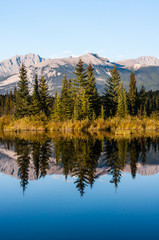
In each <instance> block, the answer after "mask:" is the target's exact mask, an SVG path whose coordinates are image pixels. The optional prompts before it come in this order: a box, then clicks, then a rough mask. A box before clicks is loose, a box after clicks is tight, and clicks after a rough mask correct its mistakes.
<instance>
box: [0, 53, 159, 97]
mask: <svg viewBox="0 0 159 240" xmlns="http://www.w3.org/2000/svg"><path fill="white" fill-rule="evenodd" d="M79 59H82V61H83V62H84V64H85V67H87V66H88V64H89V63H91V64H92V65H93V67H94V70H95V77H96V83H97V88H98V90H99V92H100V93H102V92H103V90H104V86H105V81H106V79H107V78H108V77H109V76H110V72H109V70H110V69H112V68H113V67H114V65H116V66H117V69H118V70H119V72H120V75H121V79H122V81H123V82H124V84H125V86H126V87H127V86H128V82H129V78H130V72H131V69H132V68H134V69H135V74H136V78H137V84H138V86H139V87H141V85H143V84H144V85H145V87H146V88H147V90H148V89H153V90H155V89H159V59H157V58H155V57H139V58H137V59H129V60H122V61H119V62H115V63H114V62H110V61H109V60H108V59H107V58H103V57H100V56H99V55H97V54H93V53H88V54H85V55H81V56H79V57H68V58H59V59H44V58H41V57H40V56H39V55H36V54H32V53H31V54H27V55H24V56H15V57H12V58H10V59H7V60H4V61H1V62H0V94H4V93H6V92H7V91H8V92H9V91H11V90H13V89H14V87H15V86H16V85H17V82H18V80H19V68H20V66H21V64H22V63H24V65H25V66H26V68H27V73H28V80H29V87H30V89H31V88H32V85H33V81H34V76H35V73H36V74H38V76H39V77H40V76H41V75H44V77H45V78H46V80H47V83H48V86H49V91H50V93H51V94H54V93H55V91H56V89H57V90H58V91H60V90H61V86H62V80H63V78H64V75H65V74H66V77H67V78H68V79H69V78H74V77H75V76H74V74H73V71H74V67H75V65H76V64H77V63H78V61H79Z"/></svg>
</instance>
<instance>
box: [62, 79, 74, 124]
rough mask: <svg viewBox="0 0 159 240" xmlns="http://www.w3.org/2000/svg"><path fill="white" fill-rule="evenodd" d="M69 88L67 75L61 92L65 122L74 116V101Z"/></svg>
mask: <svg viewBox="0 0 159 240" xmlns="http://www.w3.org/2000/svg"><path fill="white" fill-rule="evenodd" d="M69 87H70V85H69V83H68V81H67V78H66V75H65V76H64V79H63V81H62V90H61V115H62V118H63V119H64V120H67V119H70V118H71V115H72V99H71V95H70V89H69Z"/></svg>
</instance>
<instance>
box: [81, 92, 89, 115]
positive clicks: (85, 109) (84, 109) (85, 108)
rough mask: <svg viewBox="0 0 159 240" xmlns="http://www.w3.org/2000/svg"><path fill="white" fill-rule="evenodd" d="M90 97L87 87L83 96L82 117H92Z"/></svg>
mask: <svg viewBox="0 0 159 240" xmlns="http://www.w3.org/2000/svg"><path fill="white" fill-rule="evenodd" d="M89 106H90V104H89V98H88V96H87V94H86V91H85V89H84V90H83V93H82V96H81V116H80V119H86V118H90V108H89Z"/></svg>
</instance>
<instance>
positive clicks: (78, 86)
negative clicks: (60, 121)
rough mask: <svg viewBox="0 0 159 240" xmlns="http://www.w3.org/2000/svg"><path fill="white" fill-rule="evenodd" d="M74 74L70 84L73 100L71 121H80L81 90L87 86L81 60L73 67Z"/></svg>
mask: <svg viewBox="0 0 159 240" xmlns="http://www.w3.org/2000/svg"><path fill="white" fill-rule="evenodd" d="M74 74H75V75H76V78H75V79H72V82H71V85H72V86H71V89H72V95H73V100H74V113H73V119H74V120H75V119H76V120H77V119H78V120H81V119H82V110H81V98H82V95H83V90H84V89H85V88H86V85H87V81H86V77H87V73H86V70H85V68H84V66H83V62H82V60H81V59H80V60H79V63H78V64H77V65H76V67H75V71H74Z"/></svg>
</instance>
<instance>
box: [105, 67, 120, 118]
mask: <svg viewBox="0 0 159 240" xmlns="http://www.w3.org/2000/svg"><path fill="white" fill-rule="evenodd" d="M110 74H111V77H109V78H108V79H107V82H106V88H105V93H104V107H105V110H106V114H107V115H108V116H114V115H115V114H116V110H117V105H118V92H119V85H120V74H119V71H118V70H117V69H116V66H114V68H113V69H112V70H110Z"/></svg>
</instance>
